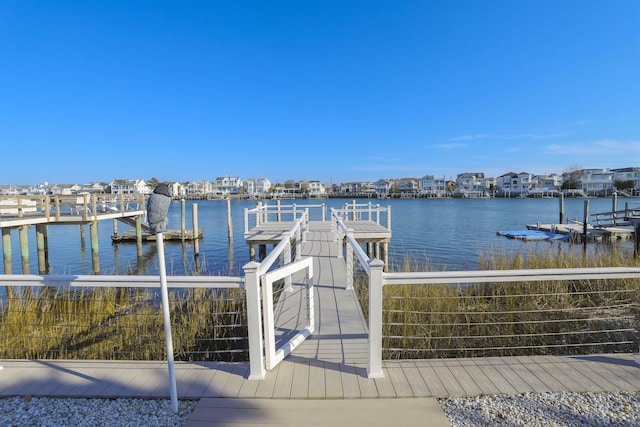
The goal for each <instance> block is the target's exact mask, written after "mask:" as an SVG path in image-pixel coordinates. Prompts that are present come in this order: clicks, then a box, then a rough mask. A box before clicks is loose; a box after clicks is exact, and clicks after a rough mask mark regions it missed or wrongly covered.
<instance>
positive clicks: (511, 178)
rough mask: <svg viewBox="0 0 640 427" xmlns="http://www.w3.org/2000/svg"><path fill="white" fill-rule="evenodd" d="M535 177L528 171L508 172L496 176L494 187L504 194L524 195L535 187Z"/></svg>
mask: <svg viewBox="0 0 640 427" xmlns="http://www.w3.org/2000/svg"><path fill="white" fill-rule="evenodd" d="M535 183H536V179H535V177H534V175H533V174H531V173H529V172H520V173H514V172H508V173H506V174H504V175H501V176H499V177H498V178H496V184H495V186H496V189H497V190H498V191H499V192H500V193H501V194H503V195H505V196H520V195H526V194H528V193H529V191H531V189H532V188H534V187H535Z"/></svg>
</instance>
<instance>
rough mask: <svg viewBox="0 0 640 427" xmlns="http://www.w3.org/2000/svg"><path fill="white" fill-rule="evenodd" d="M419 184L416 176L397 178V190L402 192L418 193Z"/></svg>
mask: <svg viewBox="0 0 640 427" xmlns="http://www.w3.org/2000/svg"><path fill="white" fill-rule="evenodd" d="M419 189H420V186H419V184H418V180H417V179H416V178H400V179H399V180H398V191H399V192H400V193H404V194H418V191H419Z"/></svg>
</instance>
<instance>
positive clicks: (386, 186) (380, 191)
mask: <svg viewBox="0 0 640 427" xmlns="http://www.w3.org/2000/svg"><path fill="white" fill-rule="evenodd" d="M392 186H393V180H391V179H379V180H377V181H376V182H374V183H373V188H374V191H375V192H376V194H377V195H378V196H387V195H388V194H389V193H390V192H391V187H392Z"/></svg>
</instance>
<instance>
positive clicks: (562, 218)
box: [558, 193, 564, 224]
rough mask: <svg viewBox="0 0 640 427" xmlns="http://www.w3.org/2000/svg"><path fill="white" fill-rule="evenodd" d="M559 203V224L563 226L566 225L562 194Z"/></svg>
mask: <svg viewBox="0 0 640 427" xmlns="http://www.w3.org/2000/svg"><path fill="white" fill-rule="evenodd" d="M559 203H560V218H558V224H563V223H564V193H560V197H559Z"/></svg>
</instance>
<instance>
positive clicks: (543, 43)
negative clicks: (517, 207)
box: [0, 0, 640, 184]
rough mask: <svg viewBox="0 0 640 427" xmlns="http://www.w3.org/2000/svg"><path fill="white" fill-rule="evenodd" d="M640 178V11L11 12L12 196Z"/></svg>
mask: <svg viewBox="0 0 640 427" xmlns="http://www.w3.org/2000/svg"><path fill="white" fill-rule="evenodd" d="M573 166H580V167H585V168H586V167H597V168H619V167H628V166H640V1H638V0H628V1H620V0H599V1H589V0H577V1H565V0H552V1H546V0H503V1H494V0H487V1H459V0H445V1H428V0H422V1H378V0H362V1H350V0H336V1H314V0H292V1H269V0H261V1H244V0H243V1H235V0H227V1H214V0H209V1H189V0H186V1H175V2H167V1H161V0H155V1H138V0H134V1H132V0H126V1H120V0H106V1H97V0H96V1H85V0H79V1H65V0H57V1H45V0H42V1H30V0H0V183H2V184H24V183H26V184H29V183H39V182H43V181H48V182H50V183H85V182H89V181H111V180H112V179H113V178H144V179H148V178H151V177H156V178H158V179H160V180H177V181H188V180H202V179H215V178H216V177H217V176H223V175H230V176H239V177H241V178H243V179H247V178H254V177H267V178H269V179H271V180H272V181H284V180H286V179H295V180H299V179H317V180H320V181H321V182H334V183H339V182H344V181H350V180H376V179H378V178H384V177H387V178H399V177H421V176H424V175H427V174H433V175H436V176H443V175H444V176H446V177H447V178H448V177H449V176H453V177H455V175H457V174H458V173H462V172H484V173H485V174H486V175H487V176H499V175H502V174H504V173H506V172H510V171H513V172H522V171H526V172H531V173H536V174H539V173H552V172H556V173H561V172H563V171H564V170H566V169H568V168H570V167H573Z"/></svg>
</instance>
